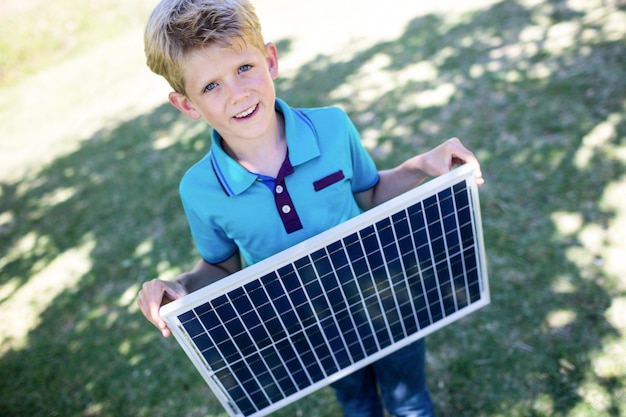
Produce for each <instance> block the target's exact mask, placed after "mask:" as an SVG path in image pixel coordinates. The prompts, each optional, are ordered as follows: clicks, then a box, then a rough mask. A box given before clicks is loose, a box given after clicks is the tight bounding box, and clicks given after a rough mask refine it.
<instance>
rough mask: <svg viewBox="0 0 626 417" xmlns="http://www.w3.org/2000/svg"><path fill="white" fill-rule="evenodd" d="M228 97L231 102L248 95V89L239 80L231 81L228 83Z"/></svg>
mask: <svg viewBox="0 0 626 417" xmlns="http://www.w3.org/2000/svg"><path fill="white" fill-rule="evenodd" d="M230 97H231V101H232V102H233V103H237V102H238V101H239V100H241V99H244V98H246V97H248V89H247V88H246V86H245V85H244V84H243V83H242V82H240V81H233V82H232V83H231V85H230Z"/></svg>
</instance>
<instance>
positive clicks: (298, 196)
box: [138, 0, 482, 417]
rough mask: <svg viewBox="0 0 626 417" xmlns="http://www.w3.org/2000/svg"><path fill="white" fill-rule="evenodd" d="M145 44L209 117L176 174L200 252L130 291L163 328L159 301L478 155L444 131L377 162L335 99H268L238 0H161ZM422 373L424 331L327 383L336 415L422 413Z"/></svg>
mask: <svg viewBox="0 0 626 417" xmlns="http://www.w3.org/2000/svg"><path fill="white" fill-rule="evenodd" d="M145 47H146V56H147V63H148V66H149V67H150V68H151V69H152V71H154V72H155V73H157V74H159V75H162V76H163V77H164V78H165V79H166V80H167V81H168V82H169V84H170V86H171V87H172V88H173V90H174V91H173V92H171V93H170V94H169V100H170V102H171V104H172V105H174V107H176V108H177V109H178V110H180V111H181V112H182V113H183V114H185V115H187V116H188V117H190V118H192V119H195V120H200V119H204V121H206V122H207V123H208V124H209V125H211V126H212V127H213V132H212V146H211V149H210V151H209V153H208V154H207V155H206V156H205V157H204V158H203V159H202V160H201V161H199V162H198V163H197V164H196V165H194V166H193V167H192V168H191V169H190V170H189V171H188V172H187V173H186V174H185V176H184V177H183V179H182V180H181V184H180V194H181V199H182V202H183V207H184V209H185V213H186V216H187V219H188V221H189V224H190V228H191V233H192V236H193V239H194V242H195V244H196V247H197V249H198V251H199V253H200V256H201V260H200V261H199V262H198V264H197V265H196V267H195V268H194V269H193V270H192V271H190V272H188V273H184V274H182V275H180V276H179V277H177V279H175V280H174V281H162V280H158V279H155V280H152V281H149V282H146V283H145V284H144V285H143V288H142V290H141V291H140V293H139V296H138V304H139V306H140V308H141V311H142V313H143V314H144V315H145V317H146V318H147V319H148V320H149V321H150V322H152V323H153V324H154V325H155V326H156V327H157V328H158V329H159V330H160V331H161V332H162V334H163V336H165V337H168V336H169V335H170V330H169V329H168V328H167V326H166V325H165V323H164V322H163V320H162V319H161V317H160V316H159V307H160V306H161V305H162V304H163V303H166V302H168V301H170V300H173V299H177V298H180V297H183V296H184V295H186V294H188V293H190V292H192V291H195V290H196V289H198V288H201V287H203V286H206V285H208V284H210V283H212V282H215V281H216V280H219V279H221V278H223V277H225V276H227V275H230V274H232V273H234V272H236V271H238V270H240V269H241V268H242V267H243V266H244V263H245V265H250V264H253V263H255V262H258V261H260V260H262V259H265V258H267V257H269V256H271V255H273V254H275V253H277V252H279V251H281V250H283V249H286V248H288V247H290V246H293V245H294V244H296V243H298V242H301V241H303V240H305V239H307V238H309V237H312V236H314V235H316V234H318V233H321V232H323V231H324V230H327V229H328V228H330V227H332V226H335V225H337V224H339V223H342V222H344V221H346V220H348V219H349V218H351V217H354V216H356V215H358V214H359V213H361V212H362V211H363V210H367V209H369V208H371V207H373V206H375V205H377V204H380V203H382V202H384V201H387V200H389V199H391V198H393V197H395V196H397V195H399V194H401V193H403V192H405V191H407V190H409V189H410V188H412V187H415V186H416V185H418V184H419V183H421V182H422V181H424V180H425V179H426V178H427V177H429V176H433V175H440V174H442V173H444V172H447V171H449V170H450V169H451V167H452V166H453V165H454V164H458V163H473V164H476V166H478V162H477V161H476V158H475V157H474V155H473V154H472V153H471V152H470V151H469V150H467V149H466V148H465V147H464V146H463V145H462V144H461V142H460V141H459V140H458V139H450V140H448V141H446V142H444V143H443V144H442V145H440V146H438V147H436V148H434V149H433V150H431V151H429V152H426V153H424V154H421V155H417V156H415V157H413V158H411V159H409V160H407V161H406V162H404V163H403V164H401V165H399V166H398V167H396V168H394V169H391V170H387V171H381V172H379V171H377V169H376V167H375V165H374V163H373V161H372V159H371V158H370V156H369V155H368V154H367V152H366V151H365V149H364V148H363V146H362V145H361V143H360V137H359V134H358V132H357V131H356V129H355V127H354V126H353V124H352V123H351V122H350V120H349V119H348V117H347V115H346V114H345V113H344V112H343V111H341V110H339V109H336V108H321V109H300V110H296V109H293V108H290V107H289V106H288V105H287V104H286V103H284V102H283V101H281V100H280V99H277V98H276V94H275V90H274V83H273V81H274V80H275V79H276V78H277V76H278V55H277V50H276V47H275V46H274V45H273V44H271V43H268V44H265V42H264V40H263V36H262V34H261V27H260V24H259V22H258V19H257V17H256V15H255V12H254V9H253V7H252V6H251V5H250V4H249V3H248V0H163V1H162V2H161V3H160V4H159V5H158V6H157V7H156V8H155V10H154V11H153V13H152V15H151V17H150V19H149V22H148V25H147V28H146V37H145ZM478 175H479V178H478V180H479V182H482V178H480V174H478ZM242 259H243V262H244V263H242ZM424 380H425V377H424V342H423V341H418V342H416V343H414V344H412V345H410V346H408V347H406V348H404V349H401V350H400V351H398V352H396V353H393V354H391V355H389V356H388V357H385V358H383V359H381V360H380V361H378V362H376V363H374V364H372V365H370V366H368V367H366V368H364V369H361V370H359V371H356V372H354V373H353V374H351V375H349V376H347V377H345V378H344V379H342V380H340V381H338V382H336V383H334V384H333V387H334V388H335V391H336V394H337V398H338V400H339V401H340V403H341V405H342V407H343V410H344V413H345V415H346V416H348V417H357V416H368V417H369V416H371V417H380V416H382V415H383V411H382V405H383V404H384V406H385V407H386V408H387V410H388V411H389V412H390V413H391V414H393V415H395V416H407V417H408V416H432V415H433V411H432V403H431V400H430V398H429V394H428V390H427V388H426V385H425V381H424ZM379 390H380V396H379V394H378V392H379ZM381 397H382V398H381Z"/></svg>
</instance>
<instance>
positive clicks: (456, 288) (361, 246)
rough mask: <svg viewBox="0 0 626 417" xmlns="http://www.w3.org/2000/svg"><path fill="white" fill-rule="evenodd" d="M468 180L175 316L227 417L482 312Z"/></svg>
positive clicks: (260, 411)
mask: <svg viewBox="0 0 626 417" xmlns="http://www.w3.org/2000/svg"><path fill="white" fill-rule="evenodd" d="M470 192H471V190H470V188H469V187H468V185H467V183H466V181H465V180H462V181H458V182H457V183H455V184H453V185H452V186H449V187H445V188H444V189H442V190H441V191H438V192H436V193H434V194H433V195H430V196H428V197H426V198H424V199H422V200H421V201H416V202H414V203H410V204H408V205H407V206H406V207H404V208H401V209H399V210H398V211H397V212H394V213H392V214H391V215H388V216H385V217H383V218H381V219H379V220H376V221H374V222H373V223H371V224H369V225H366V226H363V227H361V228H360V229H358V230H352V231H350V232H348V233H346V234H345V235H344V236H338V237H337V239H336V240H335V241H333V242H332V243H330V244H327V245H325V246H323V247H318V248H316V249H314V250H313V251H312V252H311V253H307V254H302V255H301V256H299V257H297V258H296V259H295V260H294V261H292V262H289V263H287V264H284V265H280V266H279V267H277V268H276V269H274V270H273V271H272V272H269V273H266V274H264V275H263V276H260V277H256V278H250V279H248V280H247V282H245V283H243V284H242V285H240V286H238V287H236V288H234V289H230V290H228V291H226V292H225V293H222V294H215V296H213V297H210V299H208V301H206V302H203V303H201V304H199V305H197V306H195V307H193V308H191V309H190V310H188V311H184V312H182V313H180V314H178V316H177V318H178V320H179V321H180V323H181V325H182V328H183V329H184V331H185V332H186V335H187V336H188V340H190V341H191V343H192V344H193V346H194V348H195V352H198V354H199V355H200V356H201V357H202V359H203V360H204V362H205V366H206V367H207V368H208V370H209V371H210V378H211V379H212V380H213V381H214V382H215V383H216V384H217V386H218V387H220V389H221V390H222V391H223V392H222V394H223V395H225V397H226V398H227V402H228V403H229V404H230V407H231V409H230V410H229V412H230V413H231V414H232V415H238V416H252V415H255V416H256V415H258V416H260V415H265V414H264V413H265V410H267V409H268V408H269V409H271V407H272V406H273V405H274V404H276V403H278V402H283V403H284V402H285V399H287V398H289V397H291V396H293V395H295V394H297V393H298V392H300V391H302V390H305V389H307V388H308V387H311V386H313V385H314V384H318V383H320V382H322V381H325V380H327V379H329V378H330V377H332V376H333V375H335V374H337V373H338V372H341V371H343V370H347V369H351V367H352V368H354V367H355V366H356V365H359V364H361V363H363V361H364V360H366V359H367V358H369V357H370V356H372V355H375V354H377V353H378V352H381V351H382V350H383V349H386V348H389V347H390V346H392V345H394V344H396V343H397V342H401V341H403V340H405V339H407V338H410V337H411V336H413V335H416V334H418V332H420V331H423V330H424V329H427V328H428V327H429V326H433V325H434V324H436V323H437V322H439V321H441V320H442V319H445V318H446V317H449V316H450V315H453V314H455V313H458V312H459V311H460V310H462V309H464V308H466V307H468V306H471V305H472V304H473V303H476V302H478V301H480V300H481V297H483V292H484V285H485V284H484V283H483V282H482V278H481V271H480V268H479V266H480V265H479V261H480V258H479V257H480V253H479V243H481V242H479V240H478V238H477V235H476V227H475V222H476V219H475V218H474V213H475V208H474V207H472V204H473V199H472V198H471V195H470Z"/></svg>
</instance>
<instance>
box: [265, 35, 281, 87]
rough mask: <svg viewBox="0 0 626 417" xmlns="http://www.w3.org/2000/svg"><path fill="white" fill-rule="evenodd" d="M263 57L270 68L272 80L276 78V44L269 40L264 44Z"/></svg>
mask: <svg viewBox="0 0 626 417" xmlns="http://www.w3.org/2000/svg"><path fill="white" fill-rule="evenodd" d="M265 59H266V60H267V66H268V68H269V70H270V75H271V76H272V80H275V79H276V78H278V49H276V45H274V44H273V43H271V42H269V43H267V44H266V45H265Z"/></svg>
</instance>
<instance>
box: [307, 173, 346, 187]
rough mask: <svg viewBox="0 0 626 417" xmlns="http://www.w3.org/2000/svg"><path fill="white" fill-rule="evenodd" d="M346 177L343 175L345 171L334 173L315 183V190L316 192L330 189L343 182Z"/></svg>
mask: <svg viewBox="0 0 626 417" xmlns="http://www.w3.org/2000/svg"><path fill="white" fill-rule="evenodd" d="M344 178H345V176H344V175H343V171H342V170H339V171H337V172H333V173H332V174H330V175H328V176H326V177H324V178H322V179H320V180H317V181H315V182H314V183H313V188H314V189H315V191H320V190H323V189H324V188H326V187H329V186H331V185H333V184H335V183H337V182H339V181H341V180H342V179H344Z"/></svg>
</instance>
